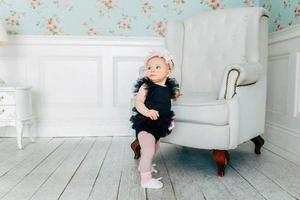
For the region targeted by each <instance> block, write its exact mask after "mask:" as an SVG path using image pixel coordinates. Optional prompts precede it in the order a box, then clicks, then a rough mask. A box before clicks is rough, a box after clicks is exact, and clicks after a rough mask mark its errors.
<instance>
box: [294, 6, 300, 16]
mask: <svg viewBox="0 0 300 200" xmlns="http://www.w3.org/2000/svg"><path fill="white" fill-rule="evenodd" d="M295 16H296V17H299V16H300V7H298V8H296V9H295Z"/></svg>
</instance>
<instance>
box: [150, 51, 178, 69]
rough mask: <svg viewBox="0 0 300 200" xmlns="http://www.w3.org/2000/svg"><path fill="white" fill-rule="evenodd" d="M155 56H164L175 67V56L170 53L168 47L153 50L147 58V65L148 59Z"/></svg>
mask: <svg viewBox="0 0 300 200" xmlns="http://www.w3.org/2000/svg"><path fill="white" fill-rule="evenodd" d="M153 57H159V58H163V59H164V60H165V62H166V63H167V64H168V65H169V66H170V67H171V69H173V67H174V63H173V56H172V55H171V54H170V52H169V51H168V50H166V49H160V50H154V51H151V52H150V54H149V56H147V57H146V59H145V65H147V63H148V61H149V60H150V59H151V58H153Z"/></svg>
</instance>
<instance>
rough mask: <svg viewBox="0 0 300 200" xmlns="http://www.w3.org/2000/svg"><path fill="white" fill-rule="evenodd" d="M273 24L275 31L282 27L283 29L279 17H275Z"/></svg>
mask: <svg viewBox="0 0 300 200" xmlns="http://www.w3.org/2000/svg"><path fill="white" fill-rule="evenodd" d="M274 24H275V30H276V31H279V30H282V29H283V27H282V25H281V23H280V21H279V19H275V21H274Z"/></svg>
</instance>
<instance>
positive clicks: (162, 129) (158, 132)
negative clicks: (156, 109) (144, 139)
mask: <svg viewBox="0 0 300 200" xmlns="http://www.w3.org/2000/svg"><path fill="white" fill-rule="evenodd" d="M173 118H174V112H173V111H170V112H168V113H166V114H161V113H160V116H159V118H158V119H157V120H151V119H150V118H149V117H145V116H144V115H142V114H140V113H137V114H136V115H133V116H131V118H130V121H131V122H132V128H133V129H135V132H136V138H138V134H139V133H140V132H141V131H146V132H148V133H150V134H152V135H153V136H154V138H155V140H156V141H158V140H159V139H160V138H161V137H165V136H167V135H169V134H170V133H171V131H172V130H171V129H169V127H170V125H171V123H172V121H173Z"/></svg>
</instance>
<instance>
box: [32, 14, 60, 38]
mask: <svg viewBox="0 0 300 200" xmlns="http://www.w3.org/2000/svg"><path fill="white" fill-rule="evenodd" d="M37 25H38V26H40V27H42V28H45V29H46V30H48V31H49V32H50V33H51V34H52V35H58V34H61V33H63V31H62V27H61V25H60V20H59V18H58V17H56V16H54V17H48V18H46V19H45V20H44V21H42V22H38V23H37Z"/></svg>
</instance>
